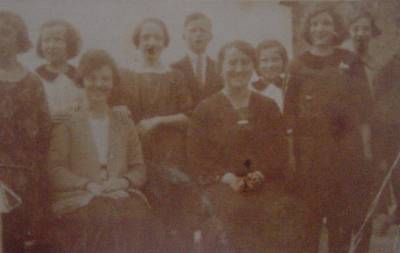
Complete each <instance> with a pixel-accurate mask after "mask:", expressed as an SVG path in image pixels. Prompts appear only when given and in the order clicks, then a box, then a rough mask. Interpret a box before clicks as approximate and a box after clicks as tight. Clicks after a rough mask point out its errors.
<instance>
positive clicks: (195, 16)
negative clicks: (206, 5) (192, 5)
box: [184, 12, 212, 28]
mask: <svg viewBox="0 0 400 253" xmlns="http://www.w3.org/2000/svg"><path fill="white" fill-rule="evenodd" d="M199 19H204V20H207V22H208V23H209V24H210V26H212V22H211V19H210V18H209V17H208V16H207V15H206V14H204V13H202V12H193V13H191V14H189V15H187V16H186V18H185V23H184V27H185V28H186V27H187V26H188V25H189V23H190V22H192V21H194V20H199Z"/></svg>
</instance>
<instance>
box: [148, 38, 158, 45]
mask: <svg viewBox="0 0 400 253" xmlns="http://www.w3.org/2000/svg"><path fill="white" fill-rule="evenodd" d="M155 44H156V39H155V38H153V37H151V38H149V40H148V45H149V46H154V45H155Z"/></svg>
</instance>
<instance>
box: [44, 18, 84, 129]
mask: <svg viewBox="0 0 400 253" xmlns="http://www.w3.org/2000/svg"><path fill="white" fill-rule="evenodd" d="M80 45H81V38H80V35H79V32H78V31H77V30H76V29H75V28H74V27H73V26H72V25H71V24H70V23H68V22H66V21H64V20H51V21H48V22H46V23H44V24H43V25H42V26H41V28H40V35H39V39H38V42H37V47H36V52H37V54H38V55H39V57H41V58H44V59H45V60H46V63H45V64H43V65H41V66H39V67H38V68H37V69H36V73H37V74H38V75H39V77H40V78H41V80H42V82H43V86H44V90H45V92H46V99H47V104H48V107H49V111H50V114H51V117H52V120H53V122H55V123H57V122H60V121H62V120H64V119H65V118H67V117H68V115H69V113H70V112H71V111H74V110H76V109H78V107H79V106H81V104H82V103H83V99H84V92H83V89H81V88H79V87H78V86H77V84H76V74H77V73H76V69H75V67H74V66H72V65H71V64H69V63H68V60H70V59H72V58H74V57H75V56H77V55H78V53H79V49H80Z"/></svg>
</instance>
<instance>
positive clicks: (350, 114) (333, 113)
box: [285, 7, 371, 252]
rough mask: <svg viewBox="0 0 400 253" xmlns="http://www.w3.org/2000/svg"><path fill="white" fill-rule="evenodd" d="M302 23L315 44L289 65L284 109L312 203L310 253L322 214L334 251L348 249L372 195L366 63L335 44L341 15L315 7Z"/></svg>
mask: <svg viewBox="0 0 400 253" xmlns="http://www.w3.org/2000/svg"><path fill="white" fill-rule="evenodd" d="M305 22H306V23H305V32H304V37H305V39H306V41H307V42H308V43H310V45H311V48H310V50H308V51H306V52H305V53H303V54H302V55H300V56H299V57H297V59H295V60H294V61H293V63H292V65H291V68H290V73H289V74H290V80H289V84H288V90H287V93H286V98H285V115H286V117H287V120H288V124H289V128H290V129H292V130H293V140H294V155H295V159H296V175H295V177H296V180H297V182H298V185H297V186H298V187H299V189H300V190H301V192H302V195H303V197H304V199H305V200H306V202H307V204H308V206H309V207H310V208H311V210H312V213H311V215H312V217H311V224H310V225H309V231H308V233H307V235H308V242H309V249H308V251H307V252H318V244H319V238H320V232H321V226H322V221H323V218H324V217H326V218H327V228H328V235H329V249H330V252H347V251H348V247H349V242H350V237H351V233H352V231H354V230H357V229H358V228H359V226H360V225H361V221H362V219H363V217H364V215H365V210H366V207H367V204H368V200H369V192H368V190H369V187H370V183H371V182H370V180H369V179H368V173H369V172H368V171H367V170H366V169H365V168H366V167H365V158H364V153H366V152H363V151H364V149H363V147H364V146H363V143H362V138H361V128H362V125H363V124H366V123H367V122H368V120H369V119H368V116H367V115H368V112H371V102H370V101H371V100H370V97H369V95H368V85H367V82H366V77H365V72H364V70H363V67H362V66H361V65H359V64H357V59H356V58H355V57H354V56H353V55H352V54H351V53H350V52H349V51H346V50H343V49H339V48H337V47H336V46H337V45H339V44H340V43H341V42H342V40H343V38H344V36H345V33H344V31H345V30H344V29H343V24H342V22H341V19H340V18H339V16H338V14H336V12H335V11H334V10H333V9H331V8H326V7H317V8H315V9H313V10H311V12H310V13H309V15H308V16H307V18H306V21H305Z"/></svg>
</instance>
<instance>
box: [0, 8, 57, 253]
mask: <svg viewBox="0 0 400 253" xmlns="http://www.w3.org/2000/svg"><path fill="white" fill-rule="evenodd" d="M31 47H32V44H31V42H30V40H29V35H28V31H27V28H26V25H25V23H24V21H23V20H22V18H21V17H20V16H19V15H18V14H15V13H13V12H10V11H4V10H2V11H0V101H1V103H0V139H1V142H2V144H1V147H0V164H1V169H0V179H1V180H0V202H3V206H2V207H0V209H1V211H0V212H2V211H9V209H10V207H13V206H14V204H13V203H15V202H13V203H12V202H11V201H12V199H15V197H16V196H19V197H18V199H20V200H22V205H20V206H18V207H17V208H15V209H14V210H13V211H11V212H9V213H6V214H2V215H3V218H4V220H3V227H4V229H3V231H4V232H3V239H4V252H6V253H11V252H12V253H20V252H25V251H24V243H25V241H28V240H31V239H32V235H33V236H34V237H35V238H38V237H39V236H40V234H41V231H40V229H39V226H37V224H38V223H39V221H40V217H42V216H41V215H40V214H41V213H42V212H40V207H41V206H42V204H43V202H42V200H41V199H40V198H39V196H40V195H39V189H41V186H42V183H43V182H42V179H43V177H42V176H43V175H42V174H41V170H40V169H39V168H42V167H43V166H44V165H45V160H46V153H47V149H48V141H49V137H50V136H49V132H50V126H51V124H50V118H49V113H48V111H47V104H46V99H45V94H44V91H43V87H42V83H41V82H40V80H39V79H38V78H37V77H36V75H34V74H33V73H31V72H29V71H28V70H27V69H26V68H25V67H24V66H23V65H22V64H21V63H20V62H19V61H18V59H17V56H18V55H19V54H22V53H25V52H27V51H28V50H29V49H30V48H31ZM4 189H7V191H5V190H4ZM5 192H7V193H10V192H15V194H14V193H12V194H11V195H10V194H5ZM5 196H8V197H12V196H13V198H8V197H7V198H6V197H5ZM0 205H1V204H0Z"/></svg>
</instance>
